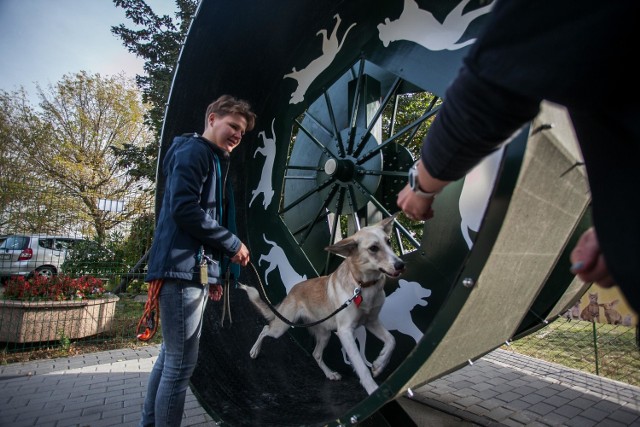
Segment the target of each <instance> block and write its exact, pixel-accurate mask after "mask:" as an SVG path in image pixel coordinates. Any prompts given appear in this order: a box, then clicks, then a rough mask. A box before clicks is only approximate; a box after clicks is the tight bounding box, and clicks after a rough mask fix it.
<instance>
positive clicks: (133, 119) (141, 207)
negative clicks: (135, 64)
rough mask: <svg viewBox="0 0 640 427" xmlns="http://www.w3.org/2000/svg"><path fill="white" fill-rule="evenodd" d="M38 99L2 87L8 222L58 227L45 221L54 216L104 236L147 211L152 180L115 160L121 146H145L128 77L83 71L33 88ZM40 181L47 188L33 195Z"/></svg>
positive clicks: (140, 107) (140, 112) (38, 228)
mask: <svg viewBox="0 0 640 427" xmlns="http://www.w3.org/2000/svg"><path fill="white" fill-rule="evenodd" d="M38 97H39V98H40V104H39V106H38V107H39V108H35V107H33V106H32V105H31V104H30V102H29V101H28V98H27V97H26V95H25V93H24V92H23V91H16V92H12V93H8V92H4V91H0V107H1V108H0V125H1V126H0V138H2V141H3V145H2V148H0V153H2V154H0V159H2V158H7V159H9V160H8V162H10V163H11V165H12V166H11V168H9V170H10V171H11V175H10V176H7V177H6V180H2V182H3V185H6V186H11V190H12V192H11V193H5V192H3V194H4V195H6V194H11V196H10V197H11V199H10V200H8V201H7V203H5V204H2V205H0V208H1V209H3V210H4V212H11V213H12V215H10V216H8V215H7V216H3V215H1V214H2V213H4V212H0V217H1V218H3V219H5V220H6V222H7V224H8V227H7V228H11V229H19V230H23V231H24V232H29V231H30V232H56V231H58V230H55V229H54V228H55V227H51V226H50V224H51V222H52V218H54V217H55V216H56V215H58V216H62V217H64V218H73V222H75V224H69V222H71V221H67V220H65V221H64V223H66V224H68V225H69V228H70V229H72V228H73V227H75V228H76V229H81V230H82V232H83V234H87V235H94V234H95V235H97V236H98V238H100V239H104V237H105V235H106V234H107V232H108V231H109V230H111V229H114V228H115V227H117V226H118V225H120V224H121V223H123V221H127V220H129V219H131V218H134V217H135V216H137V215H139V214H140V213H141V212H145V211H149V210H150V209H151V205H152V192H151V181H147V180H144V179H142V178H140V177H135V176H132V175H131V174H128V173H127V171H126V170H124V169H122V168H121V167H120V166H119V158H118V153H119V152H121V151H122V150H124V147H126V146H136V147H144V146H146V145H148V144H149V141H150V140H151V135H152V134H151V132H150V131H149V129H148V128H147V127H146V125H145V124H144V114H145V111H146V107H145V105H144V104H143V103H142V101H141V99H140V94H139V91H138V89H137V88H136V86H135V84H134V83H133V81H131V80H128V79H126V78H125V77H124V76H123V75H116V76H112V77H102V76H100V75H99V74H96V75H89V74H87V73H86V72H83V71H81V72H79V73H76V74H68V75H65V76H63V78H62V79H61V80H60V81H59V82H57V83H56V84H53V85H49V86H48V88H47V90H43V89H42V88H41V87H40V86H38ZM0 178H3V177H2V176H0ZM38 182H46V183H47V187H48V188H46V189H45V191H42V192H41V193H40V194H35V191H40V190H42V189H41V188H38V186H37V185H34V184H36V183H38ZM3 197H4V196H3ZM100 200H109V201H122V202H123V203H124V201H126V204H127V205H126V209H124V210H121V211H119V212H113V211H109V210H105V209H102V208H100ZM10 203H11V205H9V204H10ZM85 224H91V226H92V228H93V229H92V230H89V229H87V228H88V227H86V226H85ZM0 225H2V224H0Z"/></svg>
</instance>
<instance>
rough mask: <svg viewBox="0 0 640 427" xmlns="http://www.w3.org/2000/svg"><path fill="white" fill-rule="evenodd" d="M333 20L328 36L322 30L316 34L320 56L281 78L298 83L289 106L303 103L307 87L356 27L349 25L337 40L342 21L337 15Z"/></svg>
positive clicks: (324, 30) (328, 63)
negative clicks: (320, 42) (320, 50)
mask: <svg viewBox="0 0 640 427" xmlns="http://www.w3.org/2000/svg"><path fill="white" fill-rule="evenodd" d="M333 18H334V19H335V20H336V24H335V26H334V27H333V30H332V31H331V34H329V33H328V31H327V30H326V29H322V30H320V31H318V32H317V33H316V36H321V38H322V55H320V56H319V57H318V58H316V59H314V60H313V61H311V62H310V63H309V65H307V66H306V67H305V68H303V69H301V70H296V68H295V67H293V69H292V71H291V73H289V74H285V75H284V77H283V79H287V78H289V79H294V80H296V81H297V82H298V86H297V88H296V89H295V90H294V91H293V93H292V94H291V99H290V101H289V103H290V104H298V103H300V102H302V101H304V95H305V94H306V93H307V90H308V89H309V86H311V84H312V83H313V81H314V80H315V79H316V78H317V77H318V76H319V75H320V73H322V72H323V71H324V70H326V69H327V68H328V67H329V65H331V63H332V62H333V60H334V59H335V57H336V56H337V55H338V52H340V49H342V46H343V44H344V40H345V39H346V38H347V34H348V33H349V31H351V29H352V28H353V27H355V26H356V23H355V22H354V23H353V24H351V25H350V26H349V27H348V28H347V30H346V31H345V33H344V35H343V36H342V39H341V40H338V34H337V33H338V27H340V24H341V23H342V19H340V15H339V14H336V15H334V16H333Z"/></svg>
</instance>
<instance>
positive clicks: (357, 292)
mask: <svg viewBox="0 0 640 427" xmlns="http://www.w3.org/2000/svg"><path fill="white" fill-rule="evenodd" d="M249 264H250V265H251V268H252V269H253V272H254V274H255V275H256V277H257V278H258V283H260V287H259V288H257V289H258V293H259V294H260V298H262V300H263V301H264V302H265V303H266V304H267V307H269V310H271V311H272V312H273V314H275V315H276V317H278V319H280V320H282V321H283V322H284V323H286V324H287V325H289V326H291V327H292V328H310V327H311V326H315V325H318V324H320V323H322V322H324V321H326V320H327V319H330V318H332V317H333V316H335V315H336V314H338V313H339V312H340V311H342V310H344V309H345V308H347V307H348V306H349V305H350V304H351V303H352V302H353V300H354V299H356V298H357V297H358V296H359V295H360V292H361V291H362V290H361V288H360V287H357V288H355V289H354V290H353V295H352V296H351V298H349V299H348V300H346V301H345V302H344V303H343V304H342V305H341V306H340V307H338V308H337V309H336V310H335V311H334V312H333V313H331V314H330V315H328V316H327V317H325V318H324V319H320V320H316V321H315V322H311V323H293V322H292V321H290V320H289V319H287V318H286V317H284V316H283V315H282V314H280V313H279V312H278V310H276V308H275V307H274V306H273V304H271V301H269V298H268V297H267V293H266V292H265V291H264V286H263V284H262V280H260V275H259V274H258V270H256V266H255V265H253V263H252V262H251V261H249ZM245 286H246V285H245Z"/></svg>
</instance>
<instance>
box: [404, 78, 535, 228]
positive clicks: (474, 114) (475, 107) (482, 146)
mask: <svg viewBox="0 0 640 427" xmlns="http://www.w3.org/2000/svg"><path fill="white" fill-rule="evenodd" d="M539 105H540V101H539V100H534V99H530V98H526V97H523V96H520V95H518V94H516V93H513V92H511V91H508V90H505V89H502V88H499V87H497V86H495V85H491V84H489V83H486V82H484V81H482V80H481V79H479V78H477V77H475V76H474V75H473V74H472V73H471V72H470V71H469V70H468V69H467V68H463V69H462V71H461V72H460V74H459V75H458V77H457V78H456V80H455V81H454V83H453V84H452V85H451V86H450V87H449V89H448V90H447V94H446V98H445V102H444V105H443V106H442V109H441V110H440V112H439V113H438V115H437V116H436V118H435V120H434V122H433V124H432V125H431V128H430V129H429V132H428V133H427V136H426V137H425V140H424V142H423V145H422V149H421V155H422V157H421V160H422V161H421V162H420V163H421V165H419V167H418V182H419V183H420V187H421V189H422V190H423V191H428V192H437V191H440V190H442V188H444V187H445V186H446V185H447V184H448V183H449V182H451V181H456V180H458V179H460V178H462V177H464V176H465V175H466V174H467V172H469V171H470V170H471V169H473V167H474V166H476V165H477V164H478V163H480V161H481V160H482V159H483V158H485V157H486V156H488V155H489V154H491V153H493V152H494V151H495V150H497V149H498V148H499V147H500V145H501V144H503V143H504V142H505V141H507V140H508V139H510V138H511V137H512V136H513V135H514V134H515V133H516V132H517V131H518V130H519V129H520V128H521V127H522V126H523V125H524V124H526V123H527V122H529V121H530V120H531V119H533V118H534V117H535V116H536V114H537V113H538V111H539ZM397 203H398V206H399V207H400V208H401V209H402V210H403V211H404V212H405V214H407V216H409V217H410V218H413V219H416V220H427V219H429V218H431V217H432V216H433V211H432V209H431V204H432V203H433V198H431V199H428V198H424V197H421V196H420V195H418V194H416V193H414V192H412V191H411V189H410V188H408V186H407V187H405V188H404V189H403V190H402V191H401V192H400V194H399V196H398V200H397Z"/></svg>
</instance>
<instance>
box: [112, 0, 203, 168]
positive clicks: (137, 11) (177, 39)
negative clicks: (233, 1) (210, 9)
mask: <svg viewBox="0 0 640 427" xmlns="http://www.w3.org/2000/svg"><path fill="white" fill-rule="evenodd" d="M113 3H114V4H115V5H116V7H120V8H122V9H124V10H125V11H126V16H127V18H129V19H130V20H131V21H132V22H133V23H134V24H135V25H137V26H139V27H142V28H141V29H137V30H132V29H129V28H127V27H126V26H125V25H124V24H120V25H118V26H114V27H111V32H112V33H113V34H115V35H116V36H118V37H120V39H121V40H122V43H123V44H124V46H125V47H126V48H127V49H128V50H129V51H130V52H132V53H135V54H136V55H137V56H139V57H141V58H143V59H144V60H145V63H144V71H145V73H146V75H143V76H140V75H138V76H136V82H137V84H138V87H139V88H140V89H141V90H142V99H143V100H144V102H146V103H148V104H150V105H151V108H150V109H149V112H148V115H147V116H146V120H147V124H149V125H150V126H151V127H152V128H153V129H154V131H155V139H154V140H153V143H151V144H149V145H147V146H144V147H134V146H125V147H123V149H122V150H121V151H120V152H119V153H118V154H119V156H120V157H121V163H120V164H121V166H123V167H126V168H127V169H129V171H130V173H131V174H133V175H137V176H144V177H147V178H148V179H150V180H155V172H156V164H157V158H158V150H159V147H160V144H159V140H160V133H161V131H162V121H163V118H164V111H165V105H166V103H167V101H168V99H169V91H170V89H171V82H172V81H173V75H174V71H175V69H176V64H177V63H178V56H179V55H180V49H181V47H182V43H183V42H184V40H185V38H186V35H187V30H188V29H189V25H190V24H191V20H192V17H193V15H194V14H195V11H196V8H197V6H198V0H176V1H175V3H176V6H177V8H178V11H177V12H176V14H175V18H176V19H175V20H174V19H172V18H171V17H170V16H168V15H163V16H158V15H156V14H155V13H154V12H153V10H152V9H151V8H150V7H149V6H148V5H147V4H146V2H145V1H144V0H113Z"/></svg>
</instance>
